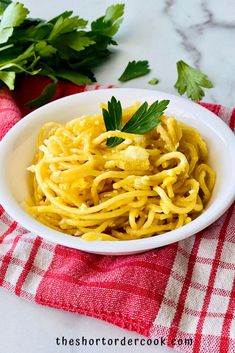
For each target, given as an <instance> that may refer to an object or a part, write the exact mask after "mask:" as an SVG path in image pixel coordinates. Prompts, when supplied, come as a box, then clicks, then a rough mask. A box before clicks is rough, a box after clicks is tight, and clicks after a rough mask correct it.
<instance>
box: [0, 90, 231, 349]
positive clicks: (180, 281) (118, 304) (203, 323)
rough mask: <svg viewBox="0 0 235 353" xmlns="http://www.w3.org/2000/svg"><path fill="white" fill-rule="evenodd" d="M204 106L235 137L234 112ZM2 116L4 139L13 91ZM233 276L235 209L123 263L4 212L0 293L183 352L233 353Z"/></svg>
mask: <svg viewBox="0 0 235 353" xmlns="http://www.w3.org/2000/svg"><path fill="white" fill-rule="evenodd" d="M99 87H100V86H96V89H98V88H99ZM86 89H88V87H83V89H80V91H84V90H86ZM62 91H63V90H62ZM65 91H66V90H65ZM69 92H70V94H71V93H73V92H77V88H74V91H73V87H72V86H70V87H69ZM66 94H68V90H67V91H66ZM5 99H6V101H7V103H6V101H5ZM16 101H17V98H16ZM17 103H18V101H17ZM202 105H204V106H205V107H206V108H208V109H210V110H211V111H213V112H215V113H216V114H217V115H219V116H220V117H221V118H222V119H223V120H224V121H225V122H226V123H227V124H229V125H230V127H231V128H232V129H233V130H234V127H235V109H228V108H225V107H221V106H220V105H211V104H210V105H209V104H202ZM21 111H22V109H21ZM0 116H1V117H2V118H1V120H0V124H1V125H0V130H1V131H2V130H3V129H4V130H3V133H5V132H6V130H7V129H8V128H9V127H11V126H12V125H13V124H14V123H15V122H16V121H17V120H19V119H20V118H21V115H20V111H19V109H18V108H17V106H16V104H15V102H14V100H13V99H12V98H11V96H10V94H9V93H8V92H7V91H4V92H3V91H2V92H0ZM4 117H5V120H4ZM10 117H12V122H11V119H10ZM5 122H6V124H5ZM3 133H2V134H3ZM233 167H234V166H233ZM234 274H235V206H234V204H233V205H232V206H231V207H230V209H229V210H228V211H227V212H226V213H225V214H224V215H223V216H222V217H221V218H220V219H218V220H217V221H216V222H215V223H213V224H212V225H211V226H210V227H208V228H206V229H205V230H204V231H201V232H200V233H199V234H197V235H196V236H193V237H190V238H188V239H186V240H184V241H180V242H179V243H176V244H172V245H169V246H166V247H163V248H160V249H155V250H151V251H148V252H146V253H143V254H137V255H132V256H119V257H115V256H101V255H94V254H88V253H84V252H81V251H78V250H75V249H70V248H66V247H64V246H60V245H54V244H51V243H49V242H47V241H45V240H43V239H42V238H40V236H36V235H34V234H32V233H29V232H28V231H26V230H25V229H23V228H22V227H20V226H19V225H18V224H17V223H16V222H14V221H13V220H12V219H10V217H9V216H8V215H7V214H6V213H5V212H4V210H3V208H0V286H2V287H5V288H7V289H9V290H10V291H12V292H14V293H15V294H16V295H18V296H21V297H23V298H25V299H28V300H31V301H34V302H36V303H38V304H42V305H47V306H51V307H54V308H58V309H63V310H67V311H71V312H75V313H79V314H84V315H89V316H93V317H96V318H98V319H102V320H105V321H107V322H110V323H113V324H115V325H118V326H120V327H123V328H126V329H128V330H132V331H136V332H138V333H140V334H142V335H145V336H148V337H151V338H159V337H165V338H166V341H167V344H168V346H170V347H173V348H174V349H176V350H179V351H182V352H188V353H189V352H192V353H199V352H202V353H206V352H208V353H211V352H214V353H217V352H220V353H227V352H235V276H234ZM190 338H191V339H192V344H190V345H189V344H185V341H184V340H185V339H190ZM174 340H175V341H174Z"/></svg>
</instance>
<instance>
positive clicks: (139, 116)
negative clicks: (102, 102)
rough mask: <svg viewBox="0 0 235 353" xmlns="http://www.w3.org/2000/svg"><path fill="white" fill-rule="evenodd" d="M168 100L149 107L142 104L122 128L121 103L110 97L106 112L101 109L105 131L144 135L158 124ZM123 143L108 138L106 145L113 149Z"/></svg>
mask: <svg viewBox="0 0 235 353" xmlns="http://www.w3.org/2000/svg"><path fill="white" fill-rule="evenodd" d="M168 104H169V100H162V101H155V102H154V103H152V104H151V105H150V106H148V103H147V102H144V103H143V104H142V105H141V106H140V107H139V108H138V110H137V111H136V112H135V113H134V115H133V116H132V117H131V119H130V120H128V122H127V123H126V124H125V125H124V126H123V127H122V106H121V102H120V101H117V100H116V98H115V97H112V98H111V100H110V101H109V102H108V110H106V109H102V113H103V118H104V123H105V127H106V130H107V131H116V130H117V131H122V132H127V133H130V134H140V135H141V134H145V133H147V132H149V131H151V130H152V129H154V128H155V127H156V126H157V125H158V124H159V123H160V117H161V116H162V114H163V112H164V110H165V109H166V108H167V106H168ZM121 142H123V139H122V138H119V137H110V138H108V139H107V142H106V145H107V146H109V147H115V146H117V145H119V144H120V143H121Z"/></svg>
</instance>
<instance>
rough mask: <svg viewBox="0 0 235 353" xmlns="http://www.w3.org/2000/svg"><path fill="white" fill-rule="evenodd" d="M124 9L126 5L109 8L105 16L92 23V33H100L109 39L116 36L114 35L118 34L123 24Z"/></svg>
mask: <svg viewBox="0 0 235 353" xmlns="http://www.w3.org/2000/svg"><path fill="white" fill-rule="evenodd" d="M124 7H125V5H124V4H116V5H112V6H109V7H108V8H107V10H106V12H105V15H104V16H102V17H100V18H98V19H97V20H96V21H93V22H92V24H91V29H92V31H93V32H94V33H99V34H102V35H104V36H107V37H112V36H114V34H116V33H117V31H118V29H119V27H120V24H121V23H122V20H123V19H122V16H123V14H124Z"/></svg>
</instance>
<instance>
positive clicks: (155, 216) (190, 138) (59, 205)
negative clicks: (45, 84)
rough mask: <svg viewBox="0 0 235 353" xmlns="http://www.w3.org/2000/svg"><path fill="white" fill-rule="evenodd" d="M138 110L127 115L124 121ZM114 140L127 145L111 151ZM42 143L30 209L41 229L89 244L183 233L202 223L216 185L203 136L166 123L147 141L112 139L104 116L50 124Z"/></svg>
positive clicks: (173, 121)
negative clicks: (186, 227) (198, 221)
mask: <svg viewBox="0 0 235 353" xmlns="http://www.w3.org/2000/svg"><path fill="white" fill-rule="evenodd" d="M103 106H104V105H103ZM138 107H139V103H138V102H136V103H135V104H134V105H132V106H130V107H128V108H125V109H123V119H124V121H128V120H129V119H130V117H131V116H132V115H133V114H134V112H135V111H136V110H137V109H138ZM110 137H121V138H123V139H124V141H123V142H122V143H121V144H119V145H118V146H116V147H112V148H110V147H107V146H106V140H107V138H110ZM37 143H38V148H37V153H36V156H35V160H34V163H33V164H32V165H31V166H30V167H29V168H28V170H29V171H30V172H31V173H32V195H31V196H30V197H29V198H28V199H27V200H26V203H25V207H26V209H27V211H28V212H29V213H30V214H31V215H32V216H33V217H35V218H36V219H37V220H38V221H40V222H42V223H43V224H45V225H47V226H49V227H51V228H53V229H56V230H58V231H61V232H64V233H67V234H70V235H73V236H77V237H81V238H82V239H85V240H131V239H140V238H145V237H150V236H153V235H159V234H163V233H165V232H167V231H170V230H173V229H176V228H179V227H181V226H183V225H185V224H187V223H189V222H191V221H192V220H193V219H195V218H196V217H197V216H198V215H200V213H201V212H202V211H203V209H204V207H205V206H206V204H207V202H208V201H209V199H210V196H211V193H212V190H213V187H214V184H215V173H214V171H213V170H212V168H211V167H210V166H209V165H208V164H207V156H208V152H207V146H206V143H205V142H204V140H203V139H202V137H201V136H200V134H199V133H198V131H197V130H195V129H194V128H192V127H190V126H188V125H185V124H183V123H182V122H180V121H177V120H176V119H174V118H173V117H168V116H166V115H163V116H162V118H161V123H160V124H159V125H158V126H157V127H156V128H154V129H153V130H152V131H151V132H149V133H146V134H144V135H136V134H129V133H124V132H120V131H108V132H107V131H105V126H104V122H103V117H102V116H101V115H100V116H99V115H95V116H82V117H79V118H77V119H74V120H72V121H69V122H68V123H66V124H58V123H54V122H50V123H47V124H45V125H44V126H43V127H42V129H41V131H40V133H39V136H38V142H37Z"/></svg>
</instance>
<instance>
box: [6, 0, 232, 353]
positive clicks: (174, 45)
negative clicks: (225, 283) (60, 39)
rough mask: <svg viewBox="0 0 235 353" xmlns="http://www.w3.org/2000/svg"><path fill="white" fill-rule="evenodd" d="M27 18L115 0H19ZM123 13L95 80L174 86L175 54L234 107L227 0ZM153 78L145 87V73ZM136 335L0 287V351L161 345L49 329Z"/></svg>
mask: <svg viewBox="0 0 235 353" xmlns="http://www.w3.org/2000/svg"><path fill="white" fill-rule="evenodd" d="M22 2H24V3H25V4H26V6H27V7H28V8H29V9H30V10H31V15H32V16H33V17H42V18H49V17H52V16H54V15H56V14H58V13H60V12H62V11H64V10H66V9H73V10H74V11H75V13H79V15H80V16H81V17H84V18H86V19H89V20H91V19H95V18H97V17H98V16H101V15H102V14H103V13H104V10H105V8H106V7H107V6H108V5H110V4H112V3H114V2H115V0H103V1H97V0H80V1H78V0H67V1H64V0H50V1H48V0H40V2H39V1H36V0H24V1H22ZM119 2H124V3H125V4H126V10H125V19H124V22H123V24H122V26H121V29H120V31H119V32H118V34H117V36H116V40H117V42H118V43H119V46H118V47H115V48H114V49H113V52H114V55H113V56H112V57H111V58H110V60H109V61H108V62H106V63H105V64H104V65H102V66H101V67H100V68H99V69H97V70H96V77H97V81H98V82H99V83H100V84H114V85H119V86H121V87H141V88H150V89H157V90H162V91H165V92H169V93H176V91H175V90H174V88H173V86H174V83H175V81H176V65H175V63H176V62H177V61H178V60H180V59H183V60H185V61H186V62H187V63H189V64H191V65H195V66H197V67H199V68H200V69H201V70H202V71H204V72H205V73H207V74H208V76H209V78H210V79H211V80H212V81H213V82H214V86H215V87H214V88H213V89H211V90H207V91H206V96H205V98H204V101H208V102H216V103H221V104H224V105H228V106H235V60H234V59H235V47H234V36H235V20H234V14H235V1H234V0H224V1H221V0H204V1H203V0H201V1H200V0H191V1H187V0H162V1H157V0H148V1H147V2H143V0H126V1H121V0H120V1H119ZM141 59H147V60H149V62H150V65H151V68H152V70H151V73H150V74H149V75H147V76H144V77H142V78H139V79H135V80H133V81H130V82H127V83H125V84H120V83H119V82H118V80H117V78H118V77H119V76H120V74H121V73H122V71H123V69H124V67H125V66H126V64H127V62H128V61H129V60H141ZM153 77H157V78H159V80H160V83H159V84H158V85H157V86H151V85H149V84H148V83H147V82H148V81H149V79H151V78H153ZM62 335H64V336H66V337H69V338H74V337H75V338H76V337H81V336H82V335H84V336H87V337H92V336H94V335H95V336H96V337H109V338H114V337H119V338H122V337H123V336H126V337H127V338H135V337H140V336H139V335H137V334H135V333H131V332H128V331H124V330H122V329H119V328H117V327H115V326H113V325H109V324H107V323H104V322H101V321H98V320H95V319H92V318H88V317H85V316H80V315H73V314H71V313H66V312H61V311H58V310H55V309H51V308H46V307H41V306H37V305H35V304H33V303H28V302H25V301H23V300H22V299H19V298H17V297H16V296H14V295H12V294H10V293H8V292H7V291H6V290H3V289H0V341H1V345H0V353H5V352H9V353H19V352H24V353H32V352H33V353H39V352H44V353H52V352H53V353H54V352H57V351H58V352H66V353H67V352H78V351H79V352H99V353H100V352H101V353H106V352H114V353H115V352H131V353H132V352H133V353H134V352H138V353H139V352H140V353H141V352H155V353H157V352H160V353H170V352H172V350H170V349H168V348H165V347H159V346H158V347H151V346H150V347H141V346H138V347H131V348H128V347H111V348H108V347H106V348H105V347H101V348H99V349H97V347H89V348H85V347H83V348H81V347H80V348H79V349H78V347H76V346H74V347H62V346H60V347H58V349H57V348H56V345H55V339H56V337H57V336H62Z"/></svg>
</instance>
